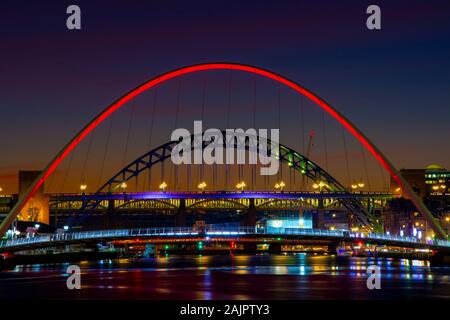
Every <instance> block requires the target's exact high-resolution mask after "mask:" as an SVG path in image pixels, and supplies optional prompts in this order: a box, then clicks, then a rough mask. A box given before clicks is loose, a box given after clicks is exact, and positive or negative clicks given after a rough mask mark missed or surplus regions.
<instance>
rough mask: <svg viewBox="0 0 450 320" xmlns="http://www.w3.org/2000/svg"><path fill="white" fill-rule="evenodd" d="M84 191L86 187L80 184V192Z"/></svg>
mask: <svg viewBox="0 0 450 320" xmlns="http://www.w3.org/2000/svg"><path fill="white" fill-rule="evenodd" d="M86 189H87V185H85V184H84V183H82V184H81V185H80V190H81V191H86Z"/></svg>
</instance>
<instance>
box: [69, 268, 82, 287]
mask: <svg viewBox="0 0 450 320" xmlns="http://www.w3.org/2000/svg"><path fill="white" fill-rule="evenodd" d="M66 272H67V274H68V275H69V276H68V277H67V280H66V285H67V289H69V290H73V289H77V290H79V289H81V268H80V267H79V266H77V265H75V264H73V265H70V266H69V267H68V268H67V271H66Z"/></svg>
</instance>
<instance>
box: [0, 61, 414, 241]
mask: <svg viewBox="0 0 450 320" xmlns="http://www.w3.org/2000/svg"><path fill="white" fill-rule="evenodd" d="M219 69H227V70H240V71H245V72H249V73H253V74H258V75H261V76H263V77H266V78H269V79H273V80H275V81H277V82H279V83H281V84H284V85H286V86H288V87H290V88H292V89H294V90H295V91H297V92H299V93H300V94H302V95H304V96H305V97H307V98H308V99H310V100H311V101H312V102H314V103H316V104H317V105H318V106H320V107H321V108H322V109H324V110H325V111H326V112H327V113H328V114H329V115H331V116H332V117H333V118H334V119H336V120H337V121H338V122H339V123H341V124H342V125H343V126H344V127H345V128H346V129H347V130H348V131H349V132H350V133H351V134H352V135H353V136H354V137H355V138H356V139H358V140H359V141H360V142H361V143H362V144H363V146H364V147H365V148H366V149H367V150H368V151H369V152H370V153H371V154H372V155H373V156H374V157H375V158H376V159H377V161H378V162H379V163H380V164H381V165H382V166H383V167H384V168H385V169H386V170H387V171H388V172H389V174H390V175H391V177H392V178H393V179H394V180H395V181H396V182H397V183H398V185H399V186H400V187H401V188H402V189H403V190H405V189H406V190H407V191H408V192H407V193H408V195H409V196H410V197H412V198H414V196H415V195H411V194H410V192H409V191H410V190H409V188H407V186H406V185H405V183H404V182H403V181H402V179H400V178H399V177H398V175H397V173H396V170H395V169H394V167H393V166H392V165H390V164H389V163H388V162H387V160H386V158H385V157H384V156H382V154H381V152H379V151H377V150H376V149H375V147H374V145H373V144H371V143H370V142H369V141H368V140H367V138H365V137H364V135H363V134H362V133H361V132H360V131H359V130H358V129H356V128H355V127H354V126H353V125H352V124H351V123H350V122H349V121H348V120H347V119H346V118H345V117H344V116H343V115H342V114H340V113H339V112H338V111H336V110H335V109H333V108H332V107H331V106H330V105H329V104H328V103H326V102H325V101H324V100H322V99H321V98H319V97H318V96H316V95H315V94H313V93H312V92H311V91H309V90H307V89H305V88H303V87H301V86H300V85H298V84H297V83H295V82H293V81H291V80H289V79H287V78H285V77H282V76H280V75H277V74H275V73H273V72H270V71H267V70H264V69H260V68H257V67H253V66H248V65H242V64H234V63H206V64H199V65H193V66H187V67H183V68H180V69H176V70H173V71H170V72H168V73H165V74H162V75H160V76H158V77H156V78H153V79H152V80H149V81H147V82H145V83H144V84H142V85H140V86H139V87H137V88H135V89H133V90H131V91H130V92H128V93H127V94H125V95H124V96H122V97H121V98H120V99H119V100H117V101H116V102H114V103H113V104H112V105H110V106H109V107H107V108H106V109H105V110H104V111H103V112H102V113H100V114H99V115H98V116H97V117H96V118H94V119H93V120H92V121H91V122H90V123H89V124H88V125H87V126H86V127H84V129H82V130H81V131H80V132H79V133H78V134H77V135H76V136H75V138H74V139H73V140H71V141H70V142H69V143H68V144H67V145H66V146H65V147H64V148H63V149H62V150H61V152H60V153H59V154H58V155H57V156H56V158H55V159H53V160H52V161H51V162H50V164H49V165H48V166H47V168H46V169H45V170H44V171H43V172H42V174H41V176H40V177H39V178H38V179H37V180H36V181H35V182H34V183H33V184H32V186H31V189H29V190H28V191H27V192H26V193H25V194H24V197H23V198H22V199H20V200H19V201H18V202H17V204H16V205H15V206H14V208H13V209H12V210H11V212H10V213H9V214H8V216H7V217H6V218H5V219H4V221H3V222H2V224H1V225H0V235H1V234H4V232H6V229H7V228H8V227H9V225H10V224H11V223H12V221H13V220H14V219H15V218H16V216H17V215H18V214H19V212H20V211H21V210H22V208H23V207H24V206H25V204H26V203H27V202H28V201H29V200H30V198H31V197H32V196H33V195H34V194H35V193H36V192H37V190H38V189H39V187H40V186H41V185H42V184H43V183H44V182H45V180H47V178H48V177H49V175H50V174H51V173H52V172H53V171H54V170H55V169H56V168H57V167H58V166H59V164H60V163H61V162H62V161H63V160H64V158H65V157H66V156H67V155H68V154H69V153H70V152H71V151H72V150H73V149H74V148H75V147H76V146H77V145H78V144H79V143H80V142H81V141H82V140H83V139H84V138H85V137H86V136H87V135H88V134H89V133H90V132H91V131H92V130H94V129H95V128H96V127H97V126H98V125H99V124H100V123H102V122H103V121H104V120H105V119H106V118H108V117H109V116H110V115H111V114H112V113H113V112H115V111H116V110H118V109H119V108H120V107H122V106H123V105H124V104H125V103H127V102H128V101H130V100H132V99H133V98H135V97H136V96H138V95H139V94H141V93H142V92H144V91H146V90H148V89H150V88H152V87H154V86H156V85H158V84H160V83H162V82H165V81H167V80H170V79H173V78H176V77H179V76H182V75H184V74H188V73H193V72H198V71H203V70H219ZM416 200H417V199H416ZM415 204H416V203H415ZM416 206H417V204H416Z"/></svg>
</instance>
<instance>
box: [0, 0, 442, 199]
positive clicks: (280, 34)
mask: <svg viewBox="0 0 450 320" xmlns="http://www.w3.org/2000/svg"><path fill="white" fill-rule="evenodd" d="M372 3H376V4H378V5H380V7H381V9H382V30H380V31H375V32H373V31H369V30H367V29H366V26H365V20H366V17H367V15H366V14H365V9H366V7H367V6H368V5H369V4H372ZM70 4H77V5H79V6H80V7H81V9H82V30H81V31H76V32H73V31H68V30H67V29H66V27H65V20H66V17H67V16H66V14H65V9H66V7H67V6H68V5H70ZM0 36H1V40H2V41H0V84H1V86H0V97H1V101H0V119H1V125H0V134H1V137H2V151H1V157H0V185H2V186H5V187H4V189H6V191H14V190H13V189H14V188H15V187H13V185H14V182H13V181H14V179H15V174H16V171H17V170H18V169H19V168H21V169H38V168H42V167H43V166H45V164H46V163H47V162H48V161H49V160H50V159H51V158H52V157H53V155H54V154H55V153H56V152H57V151H58V150H59V149H60V148H61V147H62V145H63V144H64V143H65V142H67V140H68V139H70V138H71V137H72V136H73V135H74V134H75V133H76V132H77V131H78V130H79V129H80V128H81V127H82V126H83V125H84V124H85V123H86V122H87V121H88V120H89V119H91V118H92V117H93V116H94V115H95V114H97V113H98V112H100V111H101V110H102V109H103V108H104V107H105V106H107V105H108V104H109V103H111V102H112V101H114V100H115V99H116V98H118V97H119V96H121V95H122V94H124V93H125V92H127V91H128V90H130V89H131V88H133V87H135V86H136V85H138V84H140V83H142V82H144V81H145V80H147V79H149V78H150V77H153V76H155V75H157V74H159V73H162V72H165V71H168V70H170V69H173V68H176V67H179V66H183V65H189V64H194V63H201V62H208V61H231V62H239V63H247V64H252V65H256V66H260V67H263V68H268V69H270V70H273V71H275V72H278V73H280V74H282V75H285V76H287V77H289V78H291V79H294V80H296V81H298V82H299V83H301V84H303V85H304V86H306V87H307V88H309V89H311V90H312V91H314V92H315V93H317V94H318V95H320V96H322V97H323V98H325V99H326V100H327V101H329V102H330V103H331V104H332V105H333V106H335V107H336V108H337V109H338V110H340V111H341V112H342V113H344V114H345V115H346V116H347V117H348V118H349V119H350V120H351V121H353V122H354V123H355V124H356V125H357V126H358V127H359V128H360V129H362V130H363V131H364V132H365V133H366V134H367V136H369V138H371V139H372V140H373V141H374V142H375V143H376V144H377V145H378V146H379V147H380V149H381V150H383V152H384V153H385V154H386V155H387V156H388V157H389V158H390V159H391V160H392V162H393V163H394V164H395V165H396V166H397V167H424V166H425V165H427V164H430V163H438V164H440V165H443V166H445V167H450V142H449V141H450V129H449V122H450V2H449V1H448V0H442V1H415V0H409V1H376V2H373V1H223V2H221V1H208V2H200V1H57V2H55V1H8V0H3V1H1V3H0ZM8 188H9V189H8Z"/></svg>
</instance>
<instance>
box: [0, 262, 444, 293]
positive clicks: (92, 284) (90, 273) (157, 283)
mask: <svg viewBox="0 0 450 320" xmlns="http://www.w3.org/2000/svg"><path fill="white" fill-rule="evenodd" d="M68 265H69V264H67V263H65V264H44V265H32V266H19V267H17V268H16V269H15V270H13V271H7V272H2V273H0V288H1V289H0V298H2V297H6V296H7V297H9V298H33V297H36V296H39V297H40V298H49V299H60V298H70V299H73V298H75V299H76V298H78V299H206V300H209V299H336V298H337V299H389V298H422V297H424V298H432V297H439V298H450V286H449V284H450V278H449V274H450V268H448V267H445V268H444V267H441V268H432V267H430V265H429V263H428V262H427V261H418V260H405V259H398V260H397V259H384V258H357V257H337V256H320V255H316V256H308V255H305V254H296V255H254V256H252V255H229V256H204V255H203V256H202V255H198V256H170V255H169V256H167V255H162V256H159V257H156V258H149V259H118V260H101V261H98V262H87V261H83V262H81V263H80V267H81V269H82V287H83V289H84V290H80V291H79V292H75V291H69V290H67V289H66V286H65V280H66V276H67V275H66V274H65V270H66V269H67V267H68ZM370 265H378V266H380V268H381V272H382V275H381V278H382V290H368V289H367V287H366V279H367V272H366V270H367V267H368V266H370Z"/></svg>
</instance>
